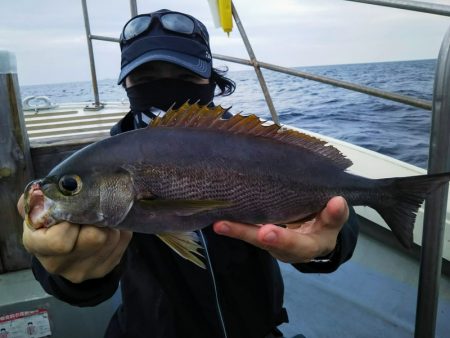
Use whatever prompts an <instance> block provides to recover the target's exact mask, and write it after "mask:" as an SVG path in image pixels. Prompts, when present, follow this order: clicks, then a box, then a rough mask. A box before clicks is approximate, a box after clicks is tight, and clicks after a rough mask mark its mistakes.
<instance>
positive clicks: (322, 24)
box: [0, 0, 450, 84]
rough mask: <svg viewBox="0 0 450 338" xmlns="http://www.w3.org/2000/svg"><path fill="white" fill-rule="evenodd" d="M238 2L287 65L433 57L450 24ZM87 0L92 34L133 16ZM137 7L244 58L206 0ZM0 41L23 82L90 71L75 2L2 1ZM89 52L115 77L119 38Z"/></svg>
mask: <svg viewBox="0 0 450 338" xmlns="http://www.w3.org/2000/svg"><path fill="white" fill-rule="evenodd" d="M435 2H440V3H447V4H448V1H447V0H442V1H435ZM256 3H257V5H255V4H256ZM235 5H236V7H237V9H238V12H239V14H240V17H241V20H242V22H243V23H244V27H245V29H246V31H247V34H248V36H249V38H250V40H251V42H252V45H253V48H254V50H255V52H256V54H257V57H258V58H259V59H261V60H263V61H267V62H273V63H277V64H281V65H285V66H305V65H317V64H339V63H353V62H371V61H387V60H407V59H421V58H435V57H436V56H437V53H438V50H439V46H440V42H441V40H442V38H443V36H444V34H445V32H446V30H447V28H448V26H449V23H450V20H449V18H445V17H439V16H436V15H429V14H420V13H413V12H407V11H400V10H396V9H391V8H381V7H377V6H370V5H362V4H357V3H351V2H346V1H337V0H321V1H318V0H303V1H299V0H298V1H296V0H277V1H269V0H259V1H258V2H255V1H244V0H236V1H235ZM88 6H89V7H88V8H89V14H90V18H91V28H92V33H93V34H97V35H108V36H114V37H117V36H119V34H120V30H121V28H122V25H123V23H124V22H125V21H127V20H128V19H129V17H130V10H129V8H128V1H115V2H114V6H112V2H111V1H110V0H95V1H93V0H91V1H88ZM138 8H139V11H140V12H148V11H153V10H157V9H160V8H169V9H173V10H179V11H184V12H188V13H190V14H192V15H194V16H196V17H198V18H199V19H200V20H202V21H203V22H204V23H205V24H206V25H207V27H208V29H209V31H210V35H211V45H212V48H213V52H216V53H219V54H227V55H232V56H237V57H245V58H246V57H247V53H246V50H245V47H244V45H243V43H242V41H241V39H240V36H239V33H238V31H237V29H236V28H235V30H234V31H233V32H232V34H231V36H230V37H229V38H228V37H227V36H226V35H225V34H224V33H223V32H222V31H221V30H220V29H217V28H214V25H213V22H212V18H211V14H210V10H209V7H208V5H207V3H206V1H179V0H178V1H175V0H167V1H152V2H148V3H147V2H143V1H141V2H140V1H138ZM0 46H1V47H0V48H2V49H6V50H9V51H12V52H14V53H15V54H16V57H17V60H18V72H19V79H20V82H21V83H22V84H38V83H55V82H69V81H81V80H88V79H89V77H90V72H89V62H88V58H87V46H86V40H85V33H84V23H83V17H82V9H81V2H80V1H74V0H59V1H56V0H40V1H33V0H15V1H1V3H0ZM94 52H95V55H96V60H97V71H98V77H99V78H115V77H116V76H117V73H118V68H119V64H120V54H119V48H118V46H117V44H114V43H107V42H99V41H96V42H94ZM215 64H216V65H221V64H223V62H221V61H216V63H215ZM242 67H243V66H232V67H231V69H240V68H241V69H242Z"/></svg>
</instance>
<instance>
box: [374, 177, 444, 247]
mask: <svg viewBox="0 0 450 338" xmlns="http://www.w3.org/2000/svg"><path fill="white" fill-rule="evenodd" d="M449 179H450V173H443V174H432V175H421V176H411V177H398V178H386V179H380V180H377V181H378V182H379V183H380V185H381V187H386V189H387V193H388V196H383V197H381V198H380V199H379V200H378V201H377V202H375V203H372V205H371V207H372V208H374V209H375V210H376V211H377V212H378V213H379V214H380V215H381V217H383V219H384V220H385V221H386V223H387V225H388V226H389V227H390V228H391V230H392V232H393V233H394V235H395V236H396V237H397V239H398V240H399V241H400V243H401V244H402V245H403V246H404V247H405V248H408V249H409V248H411V247H412V244H413V229H414V223H415V221H416V215H417V212H418V210H419V208H420V206H421V205H422V203H423V201H424V200H425V198H426V197H427V196H428V194H429V193H431V192H432V191H434V190H435V189H437V188H439V187H440V186H442V185H443V184H445V183H447V182H448V181H449ZM385 197H386V198H385Z"/></svg>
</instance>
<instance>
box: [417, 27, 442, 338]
mask: <svg viewBox="0 0 450 338" xmlns="http://www.w3.org/2000/svg"><path fill="white" fill-rule="evenodd" d="M449 89H450V28H449V29H448V31H447V33H446V35H445V37H444V40H443V42H442V45H441V49H440V51H439V57H438V62H437V67H436V76H435V80H434V92H433V110H432V124H431V137H430V154H429V165H428V172H429V173H439V172H446V171H450V133H449V132H448V127H449V126H450V92H449ZM447 193H448V185H446V186H445V187H442V188H440V189H439V190H437V191H436V192H434V193H433V194H432V195H431V196H430V197H429V198H428V199H427V201H426V206H425V221H424V226H423V237H422V252H421V262H420V275H419V289H418V296H417V312H416V330H415V336H414V337H415V338H432V337H434V336H435V331H436V317H437V307H438V298H439V282H440V277H441V267H442V247H443V239H444V236H443V235H444V229H445V217H446V206H447Z"/></svg>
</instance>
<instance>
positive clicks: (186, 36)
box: [117, 9, 212, 84]
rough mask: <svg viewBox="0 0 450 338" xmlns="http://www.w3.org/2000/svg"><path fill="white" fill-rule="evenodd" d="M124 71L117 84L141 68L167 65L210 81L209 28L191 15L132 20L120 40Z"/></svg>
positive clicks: (164, 14) (165, 14)
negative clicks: (155, 64)
mask: <svg viewBox="0 0 450 338" xmlns="http://www.w3.org/2000/svg"><path fill="white" fill-rule="evenodd" d="M120 49H121V51H122V57H121V71H120V75H119V79H118V81H117V84H121V83H122V82H123V81H124V79H125V78H126V77H127V75H128V74H130V73H131V72H132V71H133V70H135V69H136V68H137V67H139V66H142V65H143V64H145V63H147V62H151V61H166V62H170V63H173V64H176V65H178V66H181V67H184V68H186V69H188V70H190V71H192V72H193V73H195V74H197V75H198V76H200V77H203V78H209V77H210V76H211V70H212V56H211V50H210V47H209V35H208V31H207V30H206V27H205V25H203V24H202V23H201V22H200V21H199V20H197V19H196V18H194V17H193V16H191V15H187V14H184V13H180V12H174V11H170V10H167V9H162V10H159V11H156V12H152V13H148V14H141V15H138V16H135V17H133V18H132V19H130V20H129V21H128V22H127V23H126V24H125V26H124V28H123V31H122V34H121V36H120Z"/></svg>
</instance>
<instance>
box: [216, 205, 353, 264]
mask: <svg viewBox="0 0 450 338" xmlns="http://www.w3.org/2000/svg"><path fill="white" fill-rule="evenodd" d="M348 215H349V209H348V205H347V202H346V201H345V199H344V198H342V197H333V198H332V199H330V200H329V201H328V203H327V205H326V207H325V208H324V209H323V210H322V211H321V212H320V213H319V214H318V215H317V216H316V218H315V219H313V220H311V221H308V222H305V223H302V224H292V225H289V228H282V227H279V226H276V225H274V224H265V225H251V224H244V223H236V222H229V221H219V222H215V223H214V225H213V227H214V231H215V232H216V233H218V234H220V235H225V236H229V237H232V238H237V239H241V240H244V241H246V242H248V243H250V244H253V245H255V246H257V247H260V248H262V249H265V250H267V251H269V252H270V253H271V254H272V256H274V257H275V258H277V259H279V260H281V261H283V262H285V263H307V262H309V261H311V260H312V259H314V258H317V257H320V256H325V255H327V254H329V253H331V252H332V251H333V250H334V248H335V247H336V240H337V236H338V234H339V232H340V231H341V229H342V226H343V225H344V223H345V222H346V221H347V219H348Z"/></svg>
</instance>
